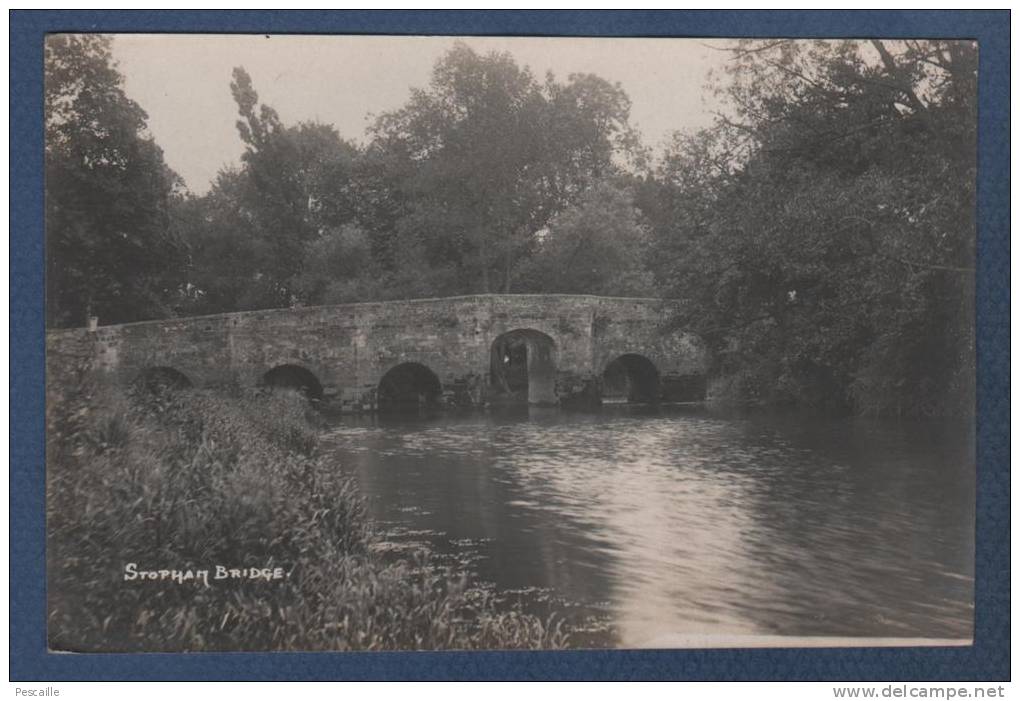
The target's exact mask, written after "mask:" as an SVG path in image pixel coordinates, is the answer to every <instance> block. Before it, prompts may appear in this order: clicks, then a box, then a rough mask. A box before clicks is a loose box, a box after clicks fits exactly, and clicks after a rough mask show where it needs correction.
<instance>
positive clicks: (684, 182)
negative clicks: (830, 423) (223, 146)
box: [47, 39, 977, 414]
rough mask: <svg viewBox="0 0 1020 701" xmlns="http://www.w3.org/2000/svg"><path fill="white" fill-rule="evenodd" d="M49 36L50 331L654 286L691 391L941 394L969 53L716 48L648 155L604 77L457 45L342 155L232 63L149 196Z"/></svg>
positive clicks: (929, 45) (860, 398) (965, 227)
mask: <svg viewBox="0 0 1020 701" xmlns="http://www.w3.org/2000/svg"><path fill="white" fill-rule="evenodd" d="M63 41H64V43H61V42H59V41H57V42H53V43H52V44H51V45H48V47H47V51H48V56H50V54H52V58H51V60H50V63H48V66H47V75H48V85H47V90H48V91H47V106H48V122H47V125H48V126H47V128H48V138H49V143H48V146H47V168H48V183H47V186H48V191H49V192H50V193H51V197H50V198H49V200H51V201H52V202H48V210H47V212H48V224H49V231H50V245H51V250H50V261H51V264H50V268H49V270H50V274H51V275H50V276H51V281H50V282H51V288H50V314H49V319H50V323H51V324H54V325H74V324H80V323H82V319H83V316H84V315H85V314H86V313H87V310H89V309H92V310H94V311H97V312H98V313H99V315H100V316H101V317H102V318H103V320H104V321H106V322H116V321H126V320H132V319H136V318H141V317H144V316H146V315H148V316H150V317H153V316H161V315H167V314H174V313H176V314H196V313H212V312H219V311H230V310H239V309H257V308H266V307H286V306H293V305H308V304H322V303H339V302H347V301H361V300H380V299H398V298H408V297H423V296H440V295H449V294H464V293H480V292H496V291H499V292H576V293H593V294H606V295H642V296H644V295H648V296H670V297H677V298H680V299H684V300H686V301H688V302H689V305H688V306H687V308H688V310H689V312H688V313H687V314H686V315H685V316H684V317H683V318H681V319H677V320H675V321H676V323H678V324H683V325H685V326H687V327H690V328H692V329H694V330H696V331H698V332H700V333H701V334H702V335H703V336H704V338H705V339H706V341H707V342H708V343H709V345H710V347H711V349H712V351H713V357H714V358H715V362H716V367H715V374H716V376H717V381H716V382H715V385H714V389H715V392H716V394H718V395H726V396H730V397H733V398H736V399H750V400H758V401H768V402H777V401H786V402H792V403H796V404H799V405H805V406H821V407H826V408H830V409H839V410H843V409H856V410H857V411H861V412H875V413H921V414H934V413H944V412H950V411H960V410H963V411H967V410H969V403H970V402H971V397H972V391H973V388H972V383H973V376H974V366H973V357H974V354H973V342H974V340H973V289H974V274H973V267H974V241H975V227H974V186H975V173H976V164H975V140H976V69H977V49H976V46H975V45H973V44H971V43H967V42H949V41H909V42H907V41H904V42H878V41H875V42H862V41H792V40H767V41H764V40H753V41H752V40H748V41H742V42H738V43H736V44H734V45H733V46H732V47H731V48H730V49H729V50H728V57H729V61H728V63H727V68H726V70H725V71H724V72H722V73H721V74H720V75H717V76H716V77H715V78H714V82H713V87H714V89H716V90H717V91H718V92H719V94H720V96H721V97H722V98H723V102H724V103H725V104H726V108H725V109H724V110H723V111H722V113H721V114H720V115H719V117H718V119H717V122H716V124H715V125H714V126H713V127H712V128H710V129H707V130H705V131H703V132H701V133H697V134H690V133H680V132H678V133H677V135H676V136H675V138H674V140H673V141H672V143H671V144H670V145H669V146H668V148H667V149H666V151H665V152H664V153H663V154H662V155H661V156H660V157H658V158H657V159H650V158H649V156H648V153H647V151H646V150H645V149H644V148H643V147H642V145H641V143H640V140H639V138H638V135H637V134H636V132H635V130H634V129H633V128H632V127H631V125H630V123H629V112H630V102H629V99H628V97H627V95H626V93H625V92H624V90H623V89H622V88H621V86H619V85H614V84H611V83H609V82H607V81H605V80H603V79H601V78H599V77H597V76H593V75H570V76H568V77H567V78H566V80H565V81H564V80H558V79H556V78H555V77H554V76H552V75H548V76H546V77H545V78H544V80H543V79H538V78H536V77H535V76H534V75H532V73H531V72H530V71H529V70H528V69H527V68H525V67H521V66H520V65H518V64H517V63H516V62H515V61H514V60H513V58H512V57H511V56H510V55H508V54H505V53H491V54H486V55H481V54H478V53H476V52H475V51H473V50H472V49H471V48H469V47H468V46H467V45H466V44H463V43H459V44H457V45H456V46H455V47H454V48H453V49H452V50H451V51H450V52H448V53H447V54H446V55H445V56H444V57H442V59H441V60H440V61H439V62H438V63H437V64H436V65H435V67H434V69H433V74H432V79H431V81H430V83H429V84H428V85H427V86H424V87H422V88H419V89H416V90H413V91H412V93H411V95H410V98H409V99H408V101H407V103H406V104H405V105H404V106H403V107H402V108H400V109H398V110H394V111H392V112H389V113H385V114H382V115H380V116H379V117H378V118H377V120H376V122H375V123H374V125H373V127H372V128H371V130H370V133H369V137H370V138H369V141H368V142H367V143H366V144H364V145H355V144H353V143H351V142H348V141H346V140H344V138H342V137H341V135H340V134H338V133H337V132H336V130H335V129H334V128H333V127H332V126H330V125H327V124H319V123H302V124H297V125H293V126H288V125H285V124H283V123H282V122H281V120H280V118H279V116H278V114H277V113H276V112H275V111H274V110H273V109H272V107H270V106H268V105H265V104H262V103H260V101H259V97H258V94H257V93H256V90H255V87H254V86H253V84H252V81H251V78H250V77H249V76H248V74H247V73H246V72H245V71H244V70H243V69H241V68H238V69H236V70H235V72H234V76H233V81H232V83H231V85H230V89H231V91H232V95H233V97H234V100H235V102H236V104H237V108H238V116H239V120H238V124H237V126H238V132H239V135H240V138H241V139H242V141H243V142H244V144H245V147H246V150H245V153H244V156H243V159H242V161H241V163H240V164H239V165H238V166H237V167H234V168H231V169H227V170H224V171H223V172H221V173H220V175H219V177H218V178H217V180H216V182H215V183H214V184H213V187H212V189H211V190H210V191H209V192H208V193H207V194H205V195H202V196H192V195H188V196H181V197H175V196H174V195H173V194H172V186H173V183H174V179H173V176H172V174H170V173H169V171H168V170H167V169H166V167H165V166H164V165H163V163H162V160H161V157H160V156H159V152H158V149H157V148H156V147H155V146H154V144H152V142H151V141H149V140H146V139H145V138H143V137H142V136H141V134H142V129H143V127H144V113H142V112H141V110H140V108H138V106H137V105H134V103H132V102H130V100H127V99H126V98H125V97H124V96H123V93H122V92H121V91H120V88H119V76H118V75H117V73H116V70H115V68H114V67H113V66H112V64H111V62H110V56H109V47H108V44H107V43H105V40H96V42H95V43H82V42H83V41H84V40H71V39H68V40H63ZM76 42H77V43H76ZM51 76H52V77H51ZM65 84H67V85H70V86H72V87H58V86H64V85H65ZM90 85H96V86H102V89H99V90H95V89H93V88H91V87H89V86H90ZM74 86H77V87H74ZM83 86H84V87H83ZM94 95H100V96H102V100H99V101H98V106H95V105H93V103H94V102H96V100H97V99H98V98H95V97H90V96H94ZM68 96H71V97H68ZM76 115H78V116H77V117H76ZM81 115H85V116H86V117H87V118H86V117H81ZM76 125H77V126H76ZM83 125H87V128H86V126H83ZM97 125H98V126H97ZM677 126H678V127H681V126H682V125H677ZM114 137H116V138H114ZM99 146H101V147H102V148H104V149H115V153H116V156H101V157H99V156H95V155H94V152H95V149H96V148H98V147H99ZM69 154H72V155H73V154H78V155H76V156H74V157H71V155H69ZM81 154H85V155H81ZM89 188H91V189H89ZM177 241H179V242H181V244H180V246H178V245H177V244H176V243H175V242H177ZM182 247H183V251H184V253H185V254H186V256H185V257H183V258H182V257H181V255H179V252H180V250H181V248H182Z"/></svg>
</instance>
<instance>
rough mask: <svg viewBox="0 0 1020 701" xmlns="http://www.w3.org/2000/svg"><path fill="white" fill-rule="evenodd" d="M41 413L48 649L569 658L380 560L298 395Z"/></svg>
mask: <svg viewBox="0 0 1020 701" xmlns="http://www.w3.org/2000/svg"><path fill="white" fill-rule="evenodd" d="M59 390H60V391H59V392H51V394H50V396H49V397H48V402H47V464H48V472H47V517H48V518H47V528H48V541H47V545H48V548H47V560H48V577H49V580H48V596H49V601H48V605H49V617H48V619H49V644H50V647H51V648H52V649H56V650H68V651H82V652H84V651H104V652H113V651H142V650H145V651H183V650H194V651H199V650H393V649H492V648H497V649H499V648H510V649H513V648H557V647H565V646H566V645H567V642H568V635H567V633H566V631H565V630H564V629H563V627H562V625H560V624H558V623H557V622H555V621H545V620H541V619H539V618H538V617H536V616H533V615H530V614H526V613H524V612H522V611H520V610H514V609H510V610H507V609H497V607H496V606H495V604H494V603H493V602H492V600H491V598H490V597H489V596H487V595H486V594H485V593H484V592H483V591H481V590H480V589H477V588H475V587H473V586H472V584H471V582H470V581H469V579H468V578H467V577H466V576H465V575H464V574H463V573H461V572H457V571H453V570H451V569H448V568H446V569H441V568H438V567H436V566H434V565H433V564H432V563H430V562H429V560H428V558H427V557H425V556H421V555H417V556H414V555H412V556H408V557H405V558H403V559H401V560H399V561H397V562H393V561H392V560H391V559H387V560H386V561H383V559H382V558H381V557H380V556H379V555H377V554H375V552H374V550H373V548H372V544H373V543H374V542H375V539H376V535H375V534H374V532H373V528H372V524H371V523H370V521H369V519H368V517H367V516H366V512H365V508H364V505H363V502H362V498H361V496H360V495H359V493H358V491H357V487H356V485H355V483H354V482H353V480H352V479H351V478H350V477H349V476H345V475H343V474H341V473H340V472H339V471H337V470H336V469H332V468H330V466H329V465H327V464H326V463H325V462H324V461H322V460H321V459H320V458H319V456H318V455H317V453H316V447H317V442H318V430H317V427H316V425H315V421H316V419H315V415H314V414H313V413H310V410H309V409H308V405H307V403H306V402H304V401H303V400H302V399H301V398H300V397H298V396H294V395H290V394H287V393H276V394H273V395H271V396H257V395H254V394H236V395H232V396H228V395H225V394H215V393H210V392H198V391H188V392H181V393H162V394H157V395H150V394H144V393H135V394H120V393H119V390H99V389H97V388H95V387H93V386H90V385H89V384H88V383H86V382H82V383H80V384H79V385H77V386H74V387H73V388H72V387H71V386H69V385H63V384H62V385H61V386H60V388H59Z"/></svg>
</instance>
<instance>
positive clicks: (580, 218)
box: [519, 183, 654, 297]
mask: <svg viewBox="0 0 1020 701" xmlns="http://www.w3.org/2000/svg"><path fill="white" fill-rule="evenodd" d="M647 248H648V231H647V229H646V227H645V226H644V225H643V224H642V223H641V221H640V213H639V212H638V211H637V209H636V208H635V207H634V200H633V197H632V196H631V194H630V193H629V192H627V191H625V190H621V189H619V188H617V187H615V186H613V185H611V184H609V183H602V184H599V185H598V186H595V187H593V188H591V189H589V190H588V191H587V192H586V193H585V194H584V195H582V197H581V199H580V201H579V202H578V203H577V204H576V205H574V206H572V207H569V208H568V209H566V210H564V211H563V212H560V213H559V214H557V215H556V216H555V217H553V218H552V220H551V221H550V222H549V226H548V228H547V229H546V230H545V231H544V232H543V235H542V237H541V242H540V243H539V245H538V247H537V250H536V251H535V254H534V256H532V257H531V258H530V259H529V260H528V261H526V262H525V263H524V265H523V270H522V271H521V280H520V283H519V287H520V288H521V289H523V290H525V291H527V292H549V293H563V294H595V295H609V296H623V297H626V296H636V297H640V296H648V295H651V294H652V293H653V292H654V288H653V284H652V276H651V273H649V272H648V270H647V268H646V263H645V261H646V257H647V254H648V250H647Z"/></svg>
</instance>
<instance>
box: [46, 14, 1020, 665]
mask: <svg viewBox="0 0 1020 701" xmlns="http://www.w3.org/2000/svg"><path fill="white" fill-rule="evenodd" d="M978 57H979V46H978V42H976V41H974V40H972V39H969V38H960V39H926V38H916V39H908V38H898V39H878V38H876V39H870V38H860V39H824V38H819V39H790V38H771V39H770V38H755V39H750V38H732V39H727V38H718V37H716V38H650V37H649V38H615V37H614V38H610V37H587V38H585V37H511V36H488V37H485V36H438V35H434V36H396V35H389V36H387V35H354V34H349V35H342V34H333V35H326V34H320V35H309V34H302V35H298V34H230V35H228V34H134V33H53V34H48V35H47V36H46V39H45V47H44V66H43V71H44V85H43V108H44V109H43V111H42V113H43V119H44V127H43V128H44V137H45V162H44V166H45V324H46V331H45V355H46V357H45V363H46V365H45V368H46V387H45V413H46V417H45V419H46V421H45V432H46V433H45V441H46V456H45V457H46V536H45V537H46V540H45V545H46V548H45V550H46V553H45V559H46V604H45V605H46V628H47V630H46V641H47V645H48V649H49V650H50V651H53V652H63V653H110V652H133V653H134V652H137V653H149V652H195V653H203V652H253V651H299V652H303V651H394V650H518V649H527V650H557V649H607V648H608V649H690V648H776V647H784V648H790V647H813V648H818V647H838V648H846V647H902V646H929V647H930V646H941V647H945V646H969V645H971V644H972V643H973V641H974V612H975V604H974V601H975V516H976V479H977V477H976V476H977V470H976V453H975V443H976V403H975V393H976V357H975V337H976V327H975V277H976V259H975V251H976V227H977V224H976V222H977V219H976V192H977V172H978V171H977V162H978V161H977V146H978V142H977V124H978V89H977V85H978ZM1006 413H1007V415H1008V401H1007V405H1006ZM1006 486H1007V492H1008V481H1007V483H1006ZM1007 528H1008V521H1007ZM1007 617H1008V610H1007Z"/></svg>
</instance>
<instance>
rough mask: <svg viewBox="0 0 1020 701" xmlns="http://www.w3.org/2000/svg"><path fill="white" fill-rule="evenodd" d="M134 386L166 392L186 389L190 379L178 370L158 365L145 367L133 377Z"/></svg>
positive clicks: (149, 390)
mask: <svg viewBox="0 0 1020 701" xmlns="http://www.w3.org/2000/svg"><path fill="white" fill-rule="evenodd" d="M134 386H135V387H138V388H140V389H143V390H145V391H146V392H166V391H170V390H173V391H176V390H182V389H188V388H189V387H192V383H191V380H190V379H189V378H188V376H187V375H185V374H184V373H183V372H181V371H180V370H175V369H174V368H172V367H169V366H165V365H160V366H156V367H151V368H146V369H144V370H142V372H141V373H140V374H139V375H138V377H137V378H136V379H135V382H134Z"/></svg>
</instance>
